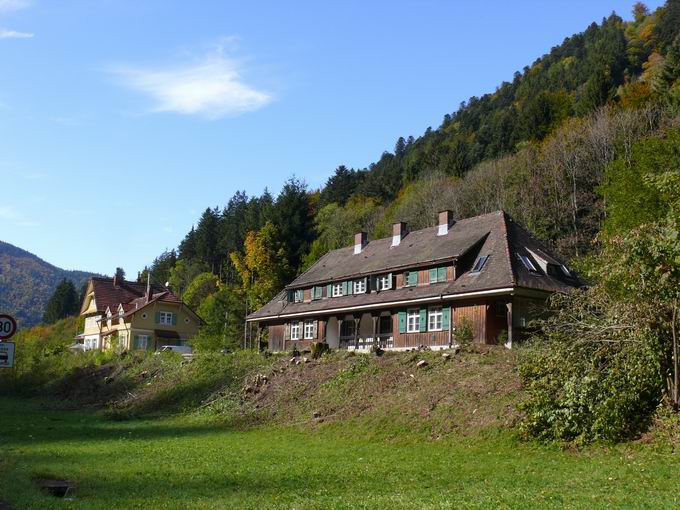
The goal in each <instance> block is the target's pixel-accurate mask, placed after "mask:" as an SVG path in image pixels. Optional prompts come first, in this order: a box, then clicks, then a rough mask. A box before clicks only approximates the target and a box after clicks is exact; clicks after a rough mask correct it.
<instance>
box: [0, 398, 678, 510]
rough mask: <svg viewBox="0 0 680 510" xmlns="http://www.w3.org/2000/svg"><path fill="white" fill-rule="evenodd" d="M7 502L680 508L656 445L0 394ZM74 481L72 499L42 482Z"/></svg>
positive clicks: (669, 466)
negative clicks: (395, 428) (550, 442)
mask: <svg viewBox="0 0 680 510" xmlns="http://www.w3.org/2000/svg"><path fill="white" fill-rule="evenodd" d="M0 417H1V418H0V420H1V421H0V423H1V424H2V443H1V445H2V449H1V453H0V479H1V480H2V483H1V484H0V499H1V500H2V503H1V504H0V508H2V504H4V505H6V506H8V507H9V508H11V509H17V510H18V509H41V510H42V509H52V508H55V509H60V508H64V509H66V508H68V509H71V508H73V509H124V508H159V509H166V510H169V509H175V508H176V509H192V508H196V509H199V508H200V509H203V508H205V509H208V508H238V509H241V508H243V509H270V508H271V509H293V508H294V509H329V508H347V509H349V508H351V509H356V508H371V509H372V508H385V509H402V508H403V509H407V508H408V509H411V508H413V509H416V508H417V509H445V508H446V509H449V508H522V509H526V508H589V509H595V508H655V509H656V508H673V509H675V508H678V507H680V491H678V487H679V485H678V473H679V472H680V456H679V455H678V454H677V453H674V452H673V450H672V449H671V448H670V447H669V446H668V445H664V444H661V443H654V442H652V443H651V444H627V445H621V446H616V447H611V448H604V447H590V448H588V449H584V450H568V451H565V450H561V449H559V448H557V447H549V446H543V445H538V444H534V443H526V442H521V441H519V440H516V439H515V438H514V437H513V435H512V434H511V433H509V432H495V433H493V432H489V433H486V434H482V435H479V436H476V437H459V438H456V437H455V436H449V437H447V438H445V439H443V440H439V441H436V440H426V439H423V438H422V437H418V438H413V439H412V440H410V439H409V437H408V435H405V436H401V437H400V438H399V440H396V439H394V440H391V439H390V438H382V439H375V438H372V439H368V437H369V436H370V434H368V431H367V430H366V425H365V424H362V423H361V421H360V420H359V421H355V422H353V421H345V422H342V423H338V424H329V425H328V426H326V427H320V428H317V429H310V430H307V431H303V430H300V429H292V428H283V427H280V426H271V425H268V426H260V427H254V428H250V429H247V430H238V429H235V428H233V427H230V426H227V425H224V424H221V423H219V422H216V421H215V419H208V418H206V417H197V416H187V415H182V416H178V417H170V418H155V419H134V420H129V421H111V420H110V419H106V418H104V417H103V416H102V415H101V413H95V412H82V411H70V410H63V409H62V410H57V409H53V408H51V407H50V406H49V405H47V404H46V403H45V402H42V401H36V400H20V399H13V398H3V399H0ZM46 478H47V479H68V480H70V481H72V482H73V483H74V484H75V487H76V488H75V490H74V491H73V492H72V494H70V495H69V496H68V497H67V498H66V499H61V498H55V497H53V496H50V495H47V494H46V493H43V492H42V491H41V489H39V488H38V487H37V484H36V480H38V479H46Z"/></svg>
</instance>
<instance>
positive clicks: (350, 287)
mask: <svg viewBox="0 0 680 510" xmlns="http://www.w3.org/2000/svg"><path fill="white" fill-rule="evenodd" d="M347 294H349V295H352V294H354V280H350V281H348V282H347Z"/></svg>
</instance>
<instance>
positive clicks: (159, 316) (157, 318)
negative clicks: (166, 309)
mask: <svg viewBox="0 0 680 510" xmlns="http://www.w3.org/2000/svg"><path fill="white" fill-rule="evenodd" d="M160 321H161V312H156V324H158V323H159V322H160Z"/></svg>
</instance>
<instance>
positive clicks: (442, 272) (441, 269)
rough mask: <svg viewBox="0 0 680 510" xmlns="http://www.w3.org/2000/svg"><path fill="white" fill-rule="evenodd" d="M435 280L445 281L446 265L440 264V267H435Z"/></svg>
mask: <svg viewBox="0 0 680 510" xmlns="http://www.w3.org/2000/svg"><path fill="white" fill-rule="evenodd" d="M437 281H438V282H445V281H446V266H442V267H438V268H437Z"/></svg>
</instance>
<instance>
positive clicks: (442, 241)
mask: <svg viewBox="0 0 680 510" xmlns="http://www.w3.org/2000/svg"><path fill="white" fill-rule="evenodd" d="M391 242H392V239H391V238H387V239H379V240H376V241H371V242H369V243H368V244H367V245H366V247H365V248H364V249H363V250H362V252H361V253H360V254H356V255H355V254H354V250H353V248H341V249H339V250H334V251H331V252H329V253H328V254H326V255H325V256H324V257H322V258H321V259H320V260H319V261H317V262H316V264H314V265H313V266H312V267H311V268H309V269H308V270H307V271H306V272H305V273H303V274H302V275H300V276H299V277H298V278H297V279H296V280H295V281H293V283H291V284H290V285H289V286H288V288H300V287H309V286H311V285H314V284H323V283H327V282H329V281H331V280H335V281H340V280H343V279H348V278H352V277H356V276H360V275H365V274H375V273H380V272H383V273H384V272H388V271H393V270H395V269H397V268H408V267H409V266H412V267H417V266H426V265H428V264H436V263H438V261H443V260H451V259H460V258H462V257H464V256H465V255H466V254H468V253H469V254H470V255H471V256H473V257H477V256H479V255H487V256H488V257H489V258H488V260H487V262H486V264H485V265H484V268H483V269H482V270H481V271H480V272H479V273H472V272H470V271H467V272H465V273H463V274H461V275H458V277H457V278H456V280H455V281H449V282H442V283H436V284H430V285H423V286H417V287H407V288H401V289H394V290H386V291H382V292H371V293H368V294H358V295H349V296H342V297H336V298H330V299H321V300H317V301H312V302H306V303H289V302H288V300H287V299H286V292H285V291H284V292H281V293H280V294H279V295H277V296H276V297H275V298H274V299H272V300H271V301H270V302H269V303H267V304H266V305H265V306H263V307H262V308H260V309H259V310H257V311H256V312H254V313H252V314H251V315H249V316H248V318H249V319H251V320H253V319H257V318H263V317H272V316H278V315H282V314H283V315H287V314H296V313H304V312H313V311H319V312H323V311H324V310H333V309H336V308H347V307H355V306H372V305H378V304H380V303H390V302H397V301H407V300H412V299H428V298H436V297H438V296H443V295H452V294H465V293H468V292H479V291H492V290H495V289H503V288H518V287H521V288H527V289H531V290H539V291H546V292H565V291H567V290H569V289H571V288H574V287H580V286H582V285H583V283H582V282H581V281H580V280H578V279H577V278H573V279H569V278H556V277H554V276H551V275H548V274H546V273H545V272H540V273H532V272H530V271H529V270H528V269H526V268H525V267H524V265H523V264H522V262H521V261H520V259H519V257H518V255H519V254H520V253H521V254H526V253H528V252H527V249H529V250H532V251H533V252H538V253H541V254H544V255H546V256H547V257H549V261H551V262H559V260H558V259H557V258H555V257H554V256H552V255H550V254H549V252H548V250H547V249H546V247H545V246H543V244H542V243H541V242H540V241H538V240H537V239H536V238H535V237H533V236H532V235H531V234H529V232H527V231H526V230H525V229H524V228H522V227H521V226H520V225H518V224H517V223H516V222H515V221H514V220H513V219H512V218H511V217H509V216H508V215H507V214H506V213H505V212H503V211H498V212H494V213H489V214H484V215H481V216H476V217H474V218H467V219H463V220H460V221H458V222H456V223H454V224H453V226H451V227H450V229H449V232H448V234H447V235H444V236H437V228H436V227H430V228H425V229H423V230H418V231H415V232H411V233H410V234H408V235H407V236H406V237H404V239H403V240H402V241H401V244H400V245H399V246H397V247H391Z"/></svg>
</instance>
